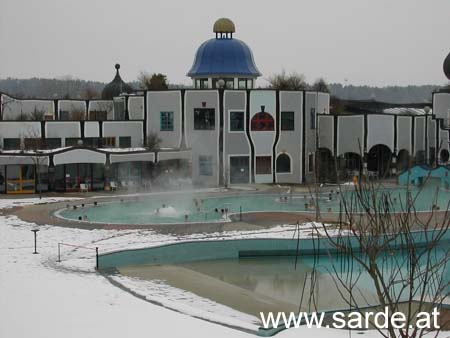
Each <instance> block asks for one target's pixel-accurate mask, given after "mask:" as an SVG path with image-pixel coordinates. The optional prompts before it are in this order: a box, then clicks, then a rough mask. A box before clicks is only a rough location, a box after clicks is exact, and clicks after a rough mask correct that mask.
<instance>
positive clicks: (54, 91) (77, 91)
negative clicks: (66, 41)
mask: <svg viewBox="0 0 450 338" xmlns="http://www.w3.org/2000/svg"><path fill="white" fill-rule="evenodd" d="M130 85H131V86H132V87H133V88H135V89H139V83H138V82H137V81H134V82H131V83H130ZM104 86H105V83H103V82H98V81H85V80H79V79H74V78H70V77H69V78H63V79H42V78H31V79H13V78H7V79H0V92H4V93H7V94H10V95H13V96H15V97H19V98H46V99H48V98H59V99H62V98H73V99H77V98H82V99H92V98H97V97H99V96H100V93H101V91H102V89H103V87H104ZM180 87H183V86H179V85H170V84H169V88H180ZM328 87H329V89H330V93H331V95H332V96H335V97H337V98H340V99H343V100H374V101H380V102H388V103H397V104H402V103H405V104H406V103H424V102H431V95H432V92H433V91H434V90H436V89H438V88H439V87H440V86H438V85H422V86H403V87H401V86H387V87H371V86H354V85H342V84H340V83H332V84H329V85H328Z"/></svg>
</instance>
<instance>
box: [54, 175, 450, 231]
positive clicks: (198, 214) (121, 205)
mask: <svg viewBox="0 0 450 338" xmlns="http://www.w3.org/2000/svg"><path fill="white" fill-rule="evenodd" d="M437 191H438V192H439V193H438V194H437V196H436V192H437ZM408 196H410V197H408ZM343 198H345V200H346V201H347V203H348V201H355V192H354V190H353V188H349V190H347V191H344V192H343V193H341V194H339V193H337V192H336V191H332V190H330V188H328V189H327V190H321V191H320V193H319V195H318V204H319V208H320V210H321V212H339V211H340V210H342V199H343ZM387 199H390V201H391V205H390V209H391V210H392V211H401V210H403V209H404V208H405V205H406V201H407V200H409V199H410V200H413V201H414V207H415V209H416V211H429V210H431V209H432V207H433V205H437V206H439V208H440V209H441V210H446V209H447V205H448V203H449V201H450V194H449V193H448V191H447V190H441V189H439V187H438V185H437V184H434V183H427V184H426V186H424V187H423V189H422V190H421V191H420V193H419V190H418V188H415V187H414V188H410V189H409V190H407V189H406V188H404V187H396V188H383V189H379V190H378V191H377V192H376V198H375V199H374V200H376V201H378V202H377V203H379V205H383V203H385V201H386V200H387ZM354 205H355V206H356V207H354V208H353V210H354V211H355V212H356V211H357V210H359V209H361V208H360V207H358V204H357V203H354ZM241 210H242V212H259V211H286V212H311V213H314V212H315V209H314V201H313V198H312V196H311V195H310V194H292V195H291V194H288V193H281V194H261V193H246V194H237V195H226V196H224V195H223V194H222V195H220V196H218V195H213V194H201V193H195V194H192V193H173V194H159V195H152V196H149V197H145V198H144V197H143V198H142V199H139V200H133V201H123V202H121V201H117V202H108V203H103V204H102V203H100V204H99V205H98V206H95V207H94V206H89V207H84V208H81V207H79V208H77V209H76V210H74V209H65V210H61V211H59V212H58V215H59V216H61V217H64V218H68V219H73V220H78V219H79V218H80V217H81V218H82V219H84V220H87V221H90V222H100V223H110V224H114V223H115V224H166V223H183V222H223V221H226V220H227V219H228V216H229V215H230V214H239V212H240V211H241Z"/></svg>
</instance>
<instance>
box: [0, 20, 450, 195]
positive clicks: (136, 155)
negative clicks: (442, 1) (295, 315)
mask: <svg viewBox="0 0 450 338" xmlns="http://www.w3.org/2000/svg"><path fill="white" fill-rule="evenodd" d="M214 32H215V33H216V38H215V39H211V40H208V41H206V42H205V43H204V44H202V45H201V46H200V48H199V50H198V51H197V53H196V56H195V60H194V63H193V66H192V68H191V70H190V72H189V76H191V77H192V79H193V81H194V88H192V89H183V90H166V91H139V92H132V91H131V88H130V87H129V86H128V85H126V84H125V83H124V82H123V80H122V79H121V77H120V74H119V68H120V66H119V65H116V76H115V78H114V80H113V81H112V82H111V83H110V84H108V85H107V86H106V87H105V91H104V93H102V94H103V95H102V99H98V100H69V99H56V98H52V99H47V100H45V99H19V98H15V97H13V96H11V95H8V94H7V93H0V193H33V192H36V191H61V192H66V191H79V190H80V189H81V188H82V187H83V188H87V189H88V190H103V189H110V188H112V187H114V186H120V185H122V186H127V187H140V186H143V185H145V186H147V185H148V184H149V183H151V182H153V181H155V180H156V179H157V178H158V177H159V176H160V175H165V174H167V175H168V176H167V177H170V176H171V175H172V176H173V173H174V171H177V170H181V169H180V168H184V173H185V174H187V175H188V176H189V177H190V178H191V179H192V182H193V183H194V184H195V185H201V186H209V187H215V186H220V185H228V184H249V183H280V184H302V183H313V182H317V181H320V182H336V181H337V180H338V179H351V178H353V177H354V176H358V175H367V176H369V177H370V176H372V177H387V176H391V175H396V174H397V173H399V172H401V171H403V170H406V169H407V168H409V167H410V166H411V165H413V164H414V163H419V164H429V165H435V164H442V165H447V164H449V163H448V162H449V140H450V89H449V88H443V89H442V90H440V91H437V92H435V93H434V94H433V109H388V110H385V111H383V112H381V113H370V114H369V113H361V114H341V115H332V114H330V96H329V94H328V93H321V92H315V91H308V90H305V91H280V90H270V89H266V90H262V89H253V87H254V80H255V79H256V78H257V77H258V76H259V75H260V73H259V71H258V70H257V68H256V65H255V63H254V59H253V55H252V53H251V50H250V49H249V47H248V46H247V45H245V44H244V43H243V42H242V41H239V40H236V39H234V38H233V33H234V32H235V27H234V24H233V23H232V22H231V21H230V20H228V19H220V20H218V21H217V22H216V24H215V26H214ZM221 58H222V59H221ZM230 60H231V61H230ZM444 73H445V74H446V75H447V76H448V77H449V79H450V56H449V57H447V59H446V61H445V62H444Z"/></svg>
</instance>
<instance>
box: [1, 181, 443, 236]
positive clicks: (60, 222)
mask: <svg viewBox="0 0 450 338" xmlns="http://www.w3.org/2000/svg"><path fill="white" fill-rule="evenodd" d="M383 185H384V186H393V184H392V182H390V181H388V182H386V183H383ZM333 188H334V189H336V188H335V187H333V186H329V187H327V189H328V190H331V189H333ZM287 189H289V187H279V186H271V185H251V186H249V187H248V188H238V189H233V188H231V189H206V190H205V189H204V190H192V192H193V193H202V194H207V195H209V194H210V195H211V196H219V195H220V196H227V195H228V196H230V195H235V194H243V195H252V194H255V195H258V194H279V193H281V192H283V193H284V194H286V190H287ZM291 189H292V191H293V193H294V194H309V193H310V188H309V187H307V186H294V187H291ZM188 192H189V190H188V191H182V192H178V193H188ZM164 193H166V194H167V193H168V192H163V191H156V192H151V193H148V192H147V193H138V194H136V193H134V192H132V193H130V194H124V192H123V191H118V192H100V193H98V192H89V193H65V194H56V193H50V194H45V195H44V196H45V197H66V198H74V200H68V201H62V202H56V203H49V204H35V205H31V206H18V207H15V208H12V209H8V210H4V211H3V214H11V215H16V216H17V217H19V218H20V219H22V220H24V221H27V222H32V223H36V224H38V225H55V226H62V227H71V228H79V229H86V230H93V229H113V230H130V229H149V230H154V231H155V232H157V233H162V234H169V233H170V234H180V235H187V234H196V233H211V232H221V231H248V230H261V229H266V228H270V227H273V226H275V225H280V224H296V223H297V222H298V223H305V222H311V221H316V214H315V212H314V210H311V211H309V212H305V211H299V212H288V211H283V212H277V211H267V212H244V213H243V214H242V218H241V219H240V218H239V216H238V215H232V216H230V220H231V221H224V222H220V221H216V222H210V223H208V222H199V223H189V222H185V223H174V224H116V223H114V224H111V223H93V222H89V221H77V220H69V219H64V218H61V217H57V216H55V212H56V211H58V210H61V209H65V208H67V206H69V208H71V207H72V206H74V205H76V206H78V207H79V208H81V205H83V204H84V205H86V206H87V205H91V206H92V205H93V204H94V202H98V203H104V202H110V201H118V200H119V199H123V200H124V201H130V200H140V199H145V198H148V197H149V196H152V195H155V196H158V195H159V194H164ZM169 193H173V194H176V193H177V191H173V192H169ZM32 196H33V197H36V195H32ZM8 197H9V196H8V195H7V196H6V198H8ZM21 197H23V198H24V199H25V198H29V197H30V195H26V196H25V195H22V196H21ZM11 198H16V199H17V196H11ZM80 210H81V209H80ZM396 215H400V213H399V214H396ZM447 216H448V215H447V212H445V211H436V210H435V211H434V212H431V211H429V212H428V211H425V212H418V213H417V214H416V216H415V217H417V220H418V221H419V222H422V223H424V224H425V223H427V222H431V224H433V225H434V224H437V223H440V224H441V223H443V222H444V221H445V220H446V219H447ZM318 221H319V222H323V223H335V222H339V214H338V213H336V212H331V213H329V212H323V211H321V212H320V217H319V219H318Z"/></svg>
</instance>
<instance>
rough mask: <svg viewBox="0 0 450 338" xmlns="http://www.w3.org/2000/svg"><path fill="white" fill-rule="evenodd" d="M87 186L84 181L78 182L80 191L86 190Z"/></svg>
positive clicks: (87, 189)
mask: <svg viewBox="0 0 450 338" xmlns="http://www.w3.org/2000/svg"><path fill="white" fill-rule="evenodd" d="M88 191H89V188H88V186H87V184H84V183H80V192H88Z"/></svg>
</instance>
